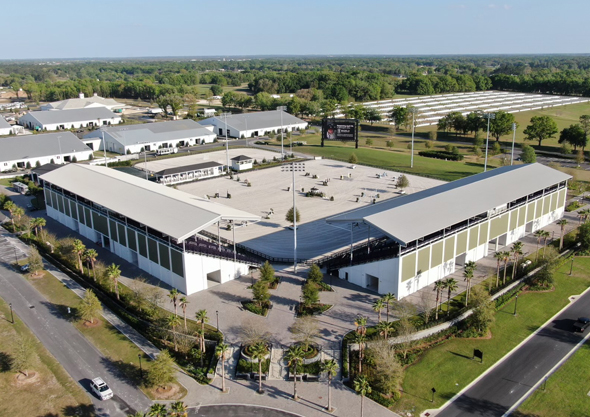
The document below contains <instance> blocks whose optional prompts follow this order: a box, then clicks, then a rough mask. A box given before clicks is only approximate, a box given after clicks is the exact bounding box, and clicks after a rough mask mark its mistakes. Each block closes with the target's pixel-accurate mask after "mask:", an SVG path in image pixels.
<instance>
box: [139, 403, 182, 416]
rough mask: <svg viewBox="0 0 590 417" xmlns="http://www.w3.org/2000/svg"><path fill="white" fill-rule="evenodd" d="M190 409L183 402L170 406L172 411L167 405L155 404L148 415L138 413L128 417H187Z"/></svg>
mask: <svg viewBox="0 0 590 417" xmlns="http://www.w3.org/2000/svg"><path fill="white" fill-rule="evenodd" d="M187 416H188V407H187V406H186V404H185V403H184V402H182V401H176V402H173V403H172V404H170V410H168V407H167V406H166V404H158V403H156V404H153V405H152V406H151V407H150V409H149V410H148V412H147V413H140V412H137V413H135V414H131V415H129V416H128V417H187Z"/></svg>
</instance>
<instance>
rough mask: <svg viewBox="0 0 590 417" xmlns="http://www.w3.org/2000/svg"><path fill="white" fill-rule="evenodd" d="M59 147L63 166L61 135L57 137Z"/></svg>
mask: <svg viewBox="0 0 590 417" xmlns="http://www.w3.org/2000/svg"><path fill="white" fill-rule="evenodd" d="M57 146H58V147H59V159H60V160H61V162H60V164H63V161H64V158H63V155H62V154H61V135H57Z"/></svg>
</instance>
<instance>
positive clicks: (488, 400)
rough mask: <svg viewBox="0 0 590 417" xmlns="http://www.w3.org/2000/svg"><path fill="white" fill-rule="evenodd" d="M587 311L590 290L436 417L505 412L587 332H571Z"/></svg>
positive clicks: (589, 310) (496, 414)
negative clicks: (578, 319)
mask: <svg viewBox="0 0 590 417" xmlns="http://www.w3.org/2000/svg"><path fill="white" fill-rule="evenodd" d="M588 315H590V291H589V292H587V293H586V294H584V295H583V296H582V297H580V298H579V299H578V300H577V301H575V302H574V303H573V304H572V305H570V306H569V307H568V308H567V309H566V310H564V311H563V312H562V313H561V314H559V315H558V316H557V317H555V318H554V319H553V321H551V322H550V323H548V324H547V325H546V326H545V327H543V328H542V329H541V330H540V331H539V332H538V333H537V334H536V335H535V336H533V337H532V338H530V339H529V340H528V341H527V342H526V343H525V344H523V345H522V346H521V347H520V348H519V349H517V350H516V351H515V352H514V353H513V354H512V355H510V357H508V358H507V359H506V360H505V361H504V362H502V363H501V364H500V365H498V366H497V367H496V368H494V369H493V370H492V371H491V372H490V373H488V374H487V375H486V376H485V377H483V378H482V379H481V380H479V381H478V382H477V383H476V384H474V385H473V386H472V387H471V388H469V389H468V390H467V391H465V392H464V393H463V394H462V395H461V396H460V397H459V398H457V399H456V400H455V401H454V402H453V403H451V404H450V405H449V406H448V407H446V408H445V409H444V410H442V411H441V412H440V413H438V414H437V417H455V416H463V417H464V416H486V417H487V416H490V417H491V416H502V415H503V414H504V413H506V412H507V411H508V410H509V409H510V407H512V406H513V405H514V404H516V403H517V402H518V401H519V400H520V399H521V398H522V397H523V396H524V395H525V394H526V393H527V392H528V391H529V390H530V389H531V388H532V387H533V386H534V385H535V384H536V383H537V382H538V381H540V380H541V379H542V378H543V377H544V376H545V374H546V373H547V372H549V371H550V370H551V369H552V368H553V367H554V366H555V365H556V364H557V363H558V362H559V361H560V360H561V359H562V358H563V357H565V355H567V353H568V352H569V351H570V350H571V349H572V348H573V347H574V346H575V345H576V344H577V343H578V342H580V340H581V339H582V338H583V337H584V335H585V334H587V333H588V331H589V330H588V329H586V331H585V332H584V334H581V333H573V332H572V326H573V324H574V322H575V321H576V319H577V318H578V317H581V316H588ZM484 359H485V352H484Z"/></svg>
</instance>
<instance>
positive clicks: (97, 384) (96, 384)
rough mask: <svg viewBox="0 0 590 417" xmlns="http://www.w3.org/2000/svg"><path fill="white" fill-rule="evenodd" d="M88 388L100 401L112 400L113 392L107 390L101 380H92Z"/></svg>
mask: <svg viewBox="0 0 590 417" xmlns="http://www.w3.org/2000/svg"><path fill="white" fill-rule="evenodd" d="M90 388H92V391H94V393H95V394H96V395H97V396H98V398H100V399H101V400H102V401H104V400H108V399H109V398H113V390H111V389H110V388H109V386H108V385H107V383H106V382H104V381H103V380H102V378H94V379H93V380H92V382H91V383H90Z"/></svg>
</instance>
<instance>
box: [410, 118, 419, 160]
mask: <svg viewBox="0 0 590 417" xmlns="http://www.w3.org/2000/svg"><path fill="white" fill-rule="evenodd" d="M417 111H418V110H417V109H416V107H411V108H410V113H412V158H411V159H410V168H414V130H415V127H416V112H417Z"/></svg>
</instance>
